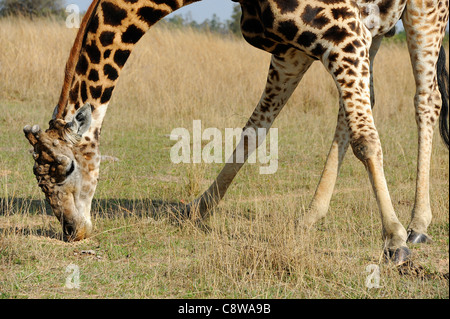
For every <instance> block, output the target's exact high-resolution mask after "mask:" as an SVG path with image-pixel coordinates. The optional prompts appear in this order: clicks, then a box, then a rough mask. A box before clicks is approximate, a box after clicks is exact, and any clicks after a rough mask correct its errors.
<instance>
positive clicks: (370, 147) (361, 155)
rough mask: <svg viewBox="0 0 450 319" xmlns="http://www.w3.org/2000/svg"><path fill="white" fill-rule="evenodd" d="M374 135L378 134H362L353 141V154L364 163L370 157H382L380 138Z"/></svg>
mask: <svg viewBox="0 0 450 319" xmlns="http://www.w3.org/2000/svg"><path fill="white" fill-rule="evenodd" d="M374 135H376V134H373V135H370V136H362V137H359V138H357V139H353V140H352V141H351V146H352V150H353V154H355V156H356V158H358V159H359V160H360V161H361V162H363V163H367V161H368V160H370V159H374V158H378V159H381V158H382V152H381V146H380V142H379V139H378V138H377V137H376V136H374Z"/></svg>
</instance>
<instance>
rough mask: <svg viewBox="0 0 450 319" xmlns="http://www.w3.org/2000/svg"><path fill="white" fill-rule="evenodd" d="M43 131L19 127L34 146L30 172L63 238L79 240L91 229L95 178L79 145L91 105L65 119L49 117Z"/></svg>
mask: <svg viewBox="0 0 450 319" xmlns="http://www.w3.org/2000/svg"><path fill="white" fill-rule="evenodd" d="M49 124H50V126H49V128H48V129H47V130H46V131H42V130H41V128H40V127H39V126H38V125H34V126H33V127H31V126H29V125H27V126H25V127H24V129H23V131H24V133H25V137H26V138H27V139H28V141H29V142H30V144H31V145H32V146H33V148H34V152H33V158H34V160H35V163H34V167H33V172H34V175H36V179H37V181H38V185H39V187H40V188H41V189H42V191H43V192H44V194H45V196H46V198H47V200H48V202H49V204H50V206H51V207H52V210H53V213H54V214H55V216H56V217H57V218H58V220H59V221H60V222H61V225H62V227H63V234H64V239H65V240H67V241H74V240H81V239H84V238H86V237H88V236H89V234H90V233H91V230H92V223H91V219H90V208H91V201H92V197H93V194H94V192H95V188H96V185H97V178H96V176H95V175H94V174H92V169H90V168H89V167H88V166H89V165H91V164H90V163H89V161H88V160H87V159H86V156H85V154H83V152H82V149H83V147H80V142H81V140H82V137H83V134H85V133H86V132H87V131H88V130H89V127H90V126H91V106H90V105H89V104H86V105H84V106H83V107H82V108H80V109H79V110H78V111H77V112H76V113H75V114H74V116H73V119H72V120H71V121H69V122H66V121H64V120H62V119H55V118H53V119H52V120H51V121H50V123H49Z"/></svg>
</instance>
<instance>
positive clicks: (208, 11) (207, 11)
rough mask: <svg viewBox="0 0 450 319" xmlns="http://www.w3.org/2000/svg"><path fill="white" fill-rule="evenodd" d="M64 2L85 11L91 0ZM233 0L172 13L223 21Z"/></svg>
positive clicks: (206, 1) (207, 0)
mask: <svg viewBox="0 0 450 319" xmlns="http://www.w3.org/2000/svg"><path fill="white" fill-rule="evenodd" d="M65 2H66V4H70V3H73V4H76V5H78V6H79V7H80V9H81V10H82V11H85V10H86V9H87V8H88V7H89V5H90V4H91V2H92V1H91V0H65ZM235 4H236V3H235V2H232V1H231V0H203V1H200V2H198V3H194V4H191V5H189V6H187V7H184V8H181V9H179V10H177V11H176V12H175V13H174V14H181V15H183V16H184V15H185V14H187V13H188V12H189V11H190V12H191V15H192V19H194V20H195V21H197V22H199V23H200V22H203V21H204V20H205V19H210V18H211V17H212V16H213V14H216V15H217V16H218V17H219V18H220V20H222V21H225V20H227V19H230V17H231V13H232V11H233V5H235Z"/></svg>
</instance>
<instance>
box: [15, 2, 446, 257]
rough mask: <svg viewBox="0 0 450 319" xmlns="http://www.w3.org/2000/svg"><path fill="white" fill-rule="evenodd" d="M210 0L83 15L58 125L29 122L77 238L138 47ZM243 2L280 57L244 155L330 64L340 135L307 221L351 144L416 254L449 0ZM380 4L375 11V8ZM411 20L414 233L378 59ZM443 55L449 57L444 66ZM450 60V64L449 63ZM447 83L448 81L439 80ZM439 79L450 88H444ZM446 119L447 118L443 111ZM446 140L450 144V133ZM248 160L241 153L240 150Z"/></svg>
mask: <svg viewBox="0 0 450 319" xmlns="http://www.w3.org/2000/svg"><path fill="white" fill-rule="evenodd" d="M197 1H200V0H116V1H113V0H94V1H93V2H92V4H91V5H90V7H89V9H88V11H87V13H86V15H85V17H84V18H83V21H82V24H81V26H80V30H79V32H78V34H77V36H76V39H75V43H74V45H73V47H72V50H71V52H70V55H69V59H68V61H67V64H66V68H65V78H64V83H63V87H62V90H61V94H60V98H59V101H58V104H57V105H56V107H55V109H54V111H53V115H52V118H51V120H50V122H49V128H48V129H47V130H45V131H43V130H42V129H41V128H40V127H39V126H38V125H34V126H29V125H27V126H25V127H24V133H25V136H26V138H27V139H28V140H29V142H30V143H31V145H33V147H34V153H33V158H34V160H35V164H34V168H33V171H34V174H35V175H36V178H37V180H38V185H39V186H40V187H41V189H42V191H43V192H44V194H45V196H46V198H47V200H48V202H49V203H50V205H51V207H52V210H53V212H54V214H55V216H56V217H57V218H58V219H59V221H60V222H61V224H62V228H63V234H64V239H65V240H69V241H72V240H81V239H84V238H86V237H88V236H90V234H91V233H92V231H93V230H92V222H91V216H90V210H91V202H92V198H93V196H94V193H95V189H96V186H97V179H98V176H99V167H100V152H99V138H100V133H101V126H102V122H103V118H104V116H105V114H106V110H107V108H108V105H109V101H110V99H111V96H112V93H113V90H114V87H115V86H116V84H117V81H118V78H119V75H120V71H121V70H122V68H123V66H124V65H125V63H126V61H127V59H128V57H129V56H130V54H131V52H132V50H133V48H134V45H135V44H136V43H137V42H138V41H139V39H140V38H141V37H142V36H143V35H144V33H145V32H146V31H147V30H148V29H149V28H150V27H151V26H152V25H154V24H155V23H157V22H158V21H159V20H160V19H162V18H163V17H164V16H166V15H167V14H169V13H171V12H173V11H175V10H177V9H179V8H181V7H183V6H186V5H189V4H191V3H194V2H197ZM233 1H235V2H239V4H240V6H241V9H242V18H241V30H242V34H243V36H244V38H245V40H246V41H247V42H248V43H250V44H251V45H253V46H254V47H256V48H259V49H262V50H264V51H267V52H268V53H270V54H271V62H270V66H269V71H268V76H267V82H266V87H265V89H264V90H263V93H262V96H261V98H260V100H259V102H258V104H257V106H256V108H255V110H254V111H253V113H252V114H251V116H250V118H249V120H248V122H247V123H246V124H245V127H244V132H243V134H242V137H241V140H240V141H239V143H238V146H237V147H236V149H238V148H240V147H242V148H243V149H244V159H245V160H246V159H247V158H248V156H249V155H250V154H251V153H252V152H253V151H254V150H255V149H256V148H257V147H258V146H259V145H260V144H261V143H262V138H261V137H259V138H258V136H256V137H257V139H255V140H256V143H250V141H251V140H252V139H245V138H244V136H248V134H245V133H246V131H247V130H248V129H249V128H252V129H253V130H250V131H251V132H258V130H257V129H258V128H264V129H266V130H268V129H269V128H270V127H271V126H272V124H273V122H274V120H275V119H276V117H277V115H278V114H279V113H280V111H281V110H282V109H283V107H284V105H285V104H286V102H287V101H288V99H289V97H290V96H291V94H292V93H293V91H294V90H295V89H296V87H297V86H298V84H299V83H300V81H301V79H302V77H303V75H304V74H305V73H306V71H307V70H308V69H309V67H310V66H311V64H312V63H313V62H314V61H320V62H321V63H322V64H323V65H324V67H325V68H326V70H327V71H328V72H329V73H330V75H331V76H332V78H333V79H334V81H335V84H336V87H337V90H338V92H339V97H340V103H339V112H338V118H337V125H336V130H335V134H334V138H333V142H332V145H331V148H330V151H329V154H328V157H327V160H326V164H325V168H324V170H323V173H322V176H321V179H320V182H319V184H318V186H317V189H316V192H315V194H314V197H313V199H312V202H311V205H310V208H309V209H308V210H307V212H306V213H305V214H304V216H303V217H302V218H301V221H300V224H301V225H303V226H305V227H310V226H311V225H313V224H314V223H315V222H316V221H317V220H319V219H320V218H322V217H324V216H325V214H326V211H327V210H328V206H329V202H330V198H331V194H332V191H333V188H334V185H335V181H336V177H337V174H338V171H339V167H340V165H341V163H342V160H343V158H344V155H345V153H346V150H347V149H348V146H351V148H352V150H353V153H354V155H355V156H356V157H357V158H358V159H359V160H360V161H361V162H362V163H363V165H364V166H365V168H366V170H367V172H368V175H369V179H370V182H371V185H372V188H373V191H374V194H375V198H376V200H377V204H378V207H379V211H380V216H381V221H382V235H383V238H384V239H385V247H384V251H385V254H386V257H387V258H389V259H391V260H393V261H394V262H395V263H396V264H401V263H403V262H405V261H407V260H408V258H409V255H410V251H409V248H408V246H407V241H411V242H426V241H428V240H429V239H430V238H429V236H428V235H427V234H426V229H427V227H428V225H429V223H430V221H431V210H430V208H429V207H430V203H429V195H428V192H429V189H428V188H429V185H428V179H429V165H430V150H431V136H432V134H433V127H434V126H435V124H436V122H437V121H438V118H439V116H440V114H441V113H440V111H441V108H442V110H443V111H442V114H444V119H442V116H441V118H440V120H441V123H443V124H442V126H443V129H442V131H443V135H444V136H445V133H446V134H447V140H446V143H447V146H448V126H445V124H446V119H445V117H446V115H445V114H447V113H446V112H448V105H447V102H446V98H448V82H447V87H446V88H444V87H445V83H443V82H445V80H443V78H444V77H443V76H442V74H445V73H446V69H445V52H444V50H443V49H442V39H443V35H444V31H445V26H446V24H447V21H448V7H449V1H448V0H428V1H425V0H358V1H356V2H355V1H353V0H255V1H250V0H233ZM374 10H375V13H374ZM400 19H402V20H403V23H404V26H405V30H406V33H407V40H408V47H409V51H410V56H411V62H412V67H413V72H414V76H415V80H416V95H415V99H414V102H415V107H416V121H417V125H418V128H419V152H418V169H417V183H416V201H415V205H414V209H413V213H412V219H411V223H410V225H409V227H408V230H407V229H405V227H404V226H403V225H402V224H401V223H400V221H399V220H398V218H397V216H396V214H395V211H394V208H393V205H392V202H391V199H390V195H389V191H388V188H387V183H386V179H385V176H384V171H383V154H382V148H381V144H380V139H379V136H378V132H377V129H376V127H375V124H374V120H373V115H372V107H373V105H374V103H375V99H374V88H373V84H372V70H373V61H374V58H375V55H376V52H377V51H378V48H379V47H380V44H381V40H382V38H383V37H384V36H388V35H389V34H392V30H393V28H394V27H395V24H396V23H397V22H398V21H399V20H400ZM442 61H443V62H442ZM442 65H444V66H442ZM438 80H439V81H438ZM438 82H439V85H438ZM442 114H441V115H442ZM444 140H445V139H444ZM232 156H233V158H234V157H235V156H236V150H235V152H234V153H233V155H232ZM243 165H244V163H243V162H241V161H239V162H238V161H233V160H228V161H227V163H226V164H225V165H224V167H223V169H222V170H221V171H220V173H219V174H218V176H217V178H216V179H215V180H214V182H213V183H212V184H211V186H210V187H209V188H208V189H207V190H206V191H205V192H204V193H203V194H202V195H201V196H199V197H198V198H197V199H195V200H193V201H192V202H191V203H189V204H187V205H186V207H185V211H184V213H185V215H186V216H189V217H191V218H199V219H202V218H204V217H206V216H207V214H208V212H209V211H210V210H211V209H212V208H213V207H215V206H216V205H217V204H218V202H219V201H220V200H221V199H222V198H223V196H224V195H225V193H226V191H227V189H228V187H229V186H230V185H231V183H232V181H233V179H234V177H235V176H236V174H237V173H238V172H239V170H240V168H241V167H242V166H243Z"/></svg>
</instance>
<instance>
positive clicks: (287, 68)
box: [186, 49, 314, 220]
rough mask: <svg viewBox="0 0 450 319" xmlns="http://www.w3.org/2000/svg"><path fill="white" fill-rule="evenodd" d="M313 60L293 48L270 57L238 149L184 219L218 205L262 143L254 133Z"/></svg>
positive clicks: (271, 118)
mask: <svg viewBox="0 0 450 319" xmlns="http://www.w3.org/2000/svg"><path fill="white" fill-rule="evenodd" d="M313 61H314V60H313V59H311V58H310V57H308V56H306V55H304V54H303V53H302V52H300V51H297V50H294V49H292V50H289V51H288V52H287V53H286V54H285V55H283V57H277V56H272V61H271V64H270V69H269V74H268V77H267V83H266V88H265V90H264V92H263V94H262V97H261V99H260V101H259V103H258V105H257V106H256V109H255V110H254V111H253V114H252V115H251V117H250V119H249V120H248V122H247V124H246V125H245V127H244V130H243V133H242V136H241V140H240V142H239V144H238V146H237V147H236V149H235V150H234V152H233V155H232V157H231V158H230V159H228V160H227V163H226V164H225V166H224V167H223V169H222V171H221V172H220V173H219V175H218V176H217V178H216V179H215V180H214V182H213V183H212V184H211V186H210V187H209V188H208V190H206V191H205V192H204V193H203V194H202V195H201V196H200V197H199V198H197V199H196V200H194V201H193V202H192V203H190V204H189V205H188V207H187V211H186V215H187V217H189V218H191V219H194V220H196V219H203V218H204V217H205V216H206V215H207V213H208V212H209V211H210V210H211V209H212V208H214V207H215V206H216V205H217V204H218V203H219V201H220V200H221V199H222V198H223V196H224V195H225V193H226V191H227V189H228V187H229V186H230V185H231V183H232V181H233V179H234V177H235V176H236V175H237V173H238V172H239V170H240V169H241V167H242V166H243V165H244V163H245V161H246V160H247V159H248V157H249V156H250V155H251V154H252V153H253V152H254V151H255V149H256V148H257V147H258V146H259V145H260V144H261V143H262V142H263V139H262V138H260V136H256V138H252V136H251V135H252V134H255V133H256V134H257V133H258V131H260V130H258V129H261V128H264V129H265V130H266V132H267V130H268V129H269V128H270V127H271V126H272V123H273V121H274V120H275V118H276V117H277V116H278V114H279V113H280V111H281V110H282V108H283V107H284V105H285V104H286V102H287V101H288V99H289V97H290V96H291V94H292V92H294V90H295V88H296V87H297V85H298V83H299V82H300V80H301V78H302V77H303V75H304V73H305V72H306V71H307V70H308V68H309V66H310V65H311V64H312V62H313ZM249 132H250V134H249ZM257 135H258V134H257ZM246 136H248V138H245V137H246ZM253 141H256V143H254V142H253ZM242 151H243V158H241V159H239V158H238V156H237V154H238V153H240V154H242V153H241V152H242Z"/></svg>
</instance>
